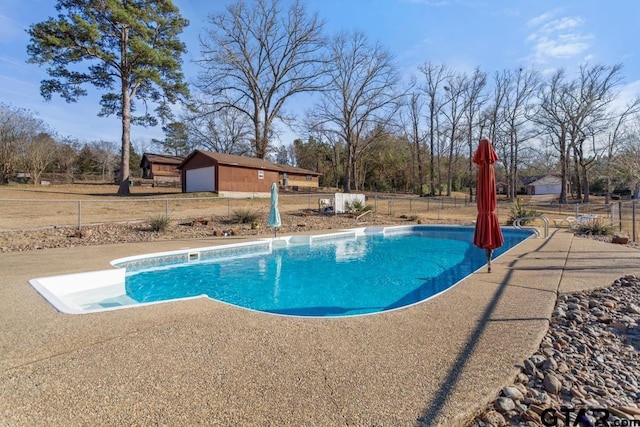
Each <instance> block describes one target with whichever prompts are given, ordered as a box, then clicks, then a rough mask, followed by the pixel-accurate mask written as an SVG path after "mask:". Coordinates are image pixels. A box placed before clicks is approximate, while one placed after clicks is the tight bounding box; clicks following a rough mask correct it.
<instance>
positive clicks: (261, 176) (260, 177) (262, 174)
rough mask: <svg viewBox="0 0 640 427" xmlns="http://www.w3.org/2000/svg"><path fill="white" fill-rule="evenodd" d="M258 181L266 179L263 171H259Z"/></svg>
mask: <svg viewBox="0 0 640 427" xmlns="http://www.w3.org/2000/svg"><path fill="white" fill-rule="evenodd" d="M258 179H264V171H263V170H259V171H258Z"/></svg>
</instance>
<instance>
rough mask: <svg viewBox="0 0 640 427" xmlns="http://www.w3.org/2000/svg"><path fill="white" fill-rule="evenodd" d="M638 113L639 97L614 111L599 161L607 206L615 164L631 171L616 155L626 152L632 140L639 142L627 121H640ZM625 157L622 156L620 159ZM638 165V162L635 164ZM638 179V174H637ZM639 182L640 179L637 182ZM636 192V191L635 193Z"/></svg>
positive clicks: (639, 106)
mask: <svg viewBox="0 0 640 427" xmlns="http://www.w3.org/2000/svg"><path fill="white" fill-rule="evenodd" d="M638 113H640V97H636V98H634V99H633V100H632V101H631V102H629V103H627V104H626V105H625V106H624V107H623V108H622V109H621V110H619V111H616V112H615V113H614V114H615V116H614V117H613V123H612V126H609V130H608V133H607V134H606V138H605V145H604V153H603V155H602V156H601V160H602V162H603V163H604V167H603V169H604V179H605V190H606V193H605V203H606V204H609V202H610V200H611V192H612V191H613V190H614V188H613V184H614V182H615V181H616V180H615V178H614V175H618V174H617V173H616V163H618V164H621V165H622V166H623V169H633V167H631V168H630V167H628V166H630V165H628V164H625V163H624V162H620V161H619V160H618V159H619V158H620V157H619V156H618V155H619V154H620V153H621V152H622V151H623V150H628V149H629V147H632V146H633V144H632V143H630V141H631V140H633V139H634V138H635V139H636V140H640V135H634V133H633V128H632V127H631V126H629V125H628V122H629V120H632V119H635V122H636V123H638V122H639V121H640V117H638ZM624 157H627V156H622V158H624ZM637 163H640V162H637ZM623 174H624V175H627V174H628V171H627V170H625V171H624V172H623ZM637 175H638V176H639V177H640V173H637ZM638 182H640V179H639V180H638ZM636 192H637V191H636Z"/></svg>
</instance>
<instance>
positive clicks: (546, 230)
mask: <svg viewBox="0 0 640 427" xmlns="http://www.w3.org/2000/svg"><path fill="white" fill-rule="evenodd" d="M529 219H541V220H542V222H544V238H545V239H546V238H547V237H549V218H547V217H546V216H544V215H537V216H523V217H520V218H517V219H515V220H514V221H513V226H514V227H515V228H523V227H522V224H520V223H521V222H522V221H526V220H529ZM531 228H532V229H533V230H534V231H535V232H536V235H537V236H538V237H540V232H539V231H538V229H537V228H533V227H531Z"/></svg>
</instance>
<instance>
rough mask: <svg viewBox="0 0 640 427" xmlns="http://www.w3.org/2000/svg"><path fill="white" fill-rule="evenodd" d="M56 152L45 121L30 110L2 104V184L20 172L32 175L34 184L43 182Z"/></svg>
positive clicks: (0, 140) (0, 127)
mask: <svg viewBox="0 0 640 427" xmlns="http://www.w3.org/2000/svg"><path fill="white" fill-rule="evenodd" d="M55 148H56V143H55V141H54V140H53V138H51V136H50V132H49V129H48V127H47V125H46V124H45V123H44V122H43V121H42V120H41V119H39V118H38V117H36V116H35V115H34V114H33V113H31V112H30V111H28V110H24V109H21V108H13V107H11V106H8V105H4V104H0V178H1V180H0V183H7V182H8V179H9V177H10V176H11V175H12V174H14V173H16V172H17V171H18V169H22V170H23V171H25V172H27V173H29V174H30V176H31V178H32V182H33V183H34V184H35V183H37V182H39V179H40V175H41V174H42V172H43V171H44V169H46V167H47V166H48V165H49V164H50V163H51V162H52V161H53V158H54V155H53V154H54V152H55ZM43 164H44V167H43V166H42V165H43Z"/></svg>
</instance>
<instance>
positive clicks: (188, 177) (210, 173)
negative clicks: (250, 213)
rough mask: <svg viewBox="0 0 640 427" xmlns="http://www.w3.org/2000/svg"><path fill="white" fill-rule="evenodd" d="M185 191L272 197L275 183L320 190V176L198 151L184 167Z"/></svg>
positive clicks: (281, 166)
mask: <svg viewBox="0 0 640 427" xmlns="http://www.w3.org/2000/svg"><path fill="white" fill-rule="evenodd" d="M179 169H180V171H181V177H182V191H183V192H185V193H193V192H198V191H211V192H216V193H218V194H219V195H221V196H235V197H238V196H240V197H243V196H250V197H261V196H264V197H266V196H269V194H270V190H271V183H273V182H276V183H278V185H279V186H280V187H285V188H299V187H315V188H317V187H318V177H319V176H320V174H319V173H318V172H313V171H310V170H306V169H301V168H296V167H293V166H283V165H277V164H275V163H271V162H268V161H266V160H262V159H257V158H255V157H244V156H235V155H232V154H223V153H214V152H211V151H202V150H196V151H194V152H193V153H191V154H189V155H188V156H187V157H186V158H185V159H184V161H183V162H182V163H181V164H180V166H179Z"/></svg>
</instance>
